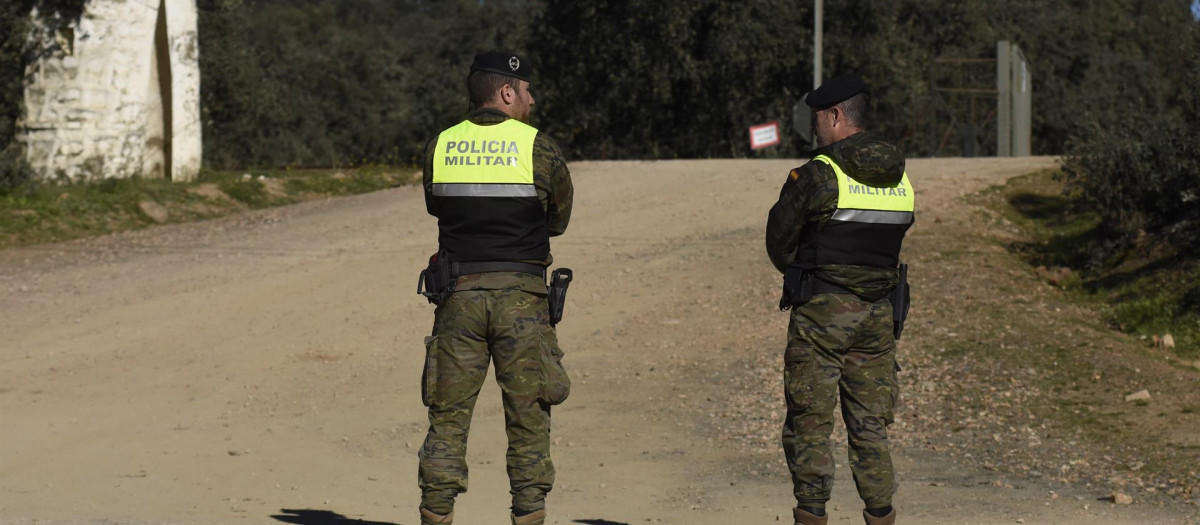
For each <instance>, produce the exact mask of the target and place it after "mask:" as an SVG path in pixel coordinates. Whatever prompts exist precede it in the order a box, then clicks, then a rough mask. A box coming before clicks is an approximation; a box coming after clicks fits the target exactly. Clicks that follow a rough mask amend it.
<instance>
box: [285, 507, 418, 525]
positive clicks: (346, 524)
mask: <svg viewBox="0 0 1200 525" xmlns="http://www.w3.org/2000/svg"><path fill="white" fill-rule="evenodd" d="M279 512H282V513H283V514H274V515H272V516H271V517H272V518H275V519H276V520H279V521H282V522H284V523H295V524H296V525H352V524H353V525H400V524H398V523H388V522H385V521H365V520H356V519H353V518H347V517H345V516H343V515H341V514H338V513H336V512H333V511H330V510H313V509H303V510H301V509H279Z"/></svg>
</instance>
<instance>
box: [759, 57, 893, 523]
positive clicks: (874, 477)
mask: <svg viewBox="0 0 1200 525" xmlns="http://www.w3.org/2000/svg"><path fill="white" fill-rule="evenodd" d="M805 102H806V103H807V104H808V105H809V106H811V107H812V108H813V127H814V128H815V129H814V133H815V135H816V138H817V146H818V147H817V149H816V150H814V151H813V152H812V158H811V160H810V161H809V162H808V163H806V164H804V165H803V166H800V167H798V168H795V169H793V170H791V172H790V173H789V174H788V178H787V180H785V181H784V184H783V188H782V190H781V191H780V193H779V200H778V202H776V203H775V205H774V206H773V207H772V208H771V211H770V213H769V215H768V218H767V231H766V247H767V254H768V255H769V257H770V259H771V262H772V263H773V264H774V265H775V267H776V268H777V269H778V270H779V271H780V272H783V273H784V297H783V299H782V300H781V301H780V308H781V309H790V310H791V320H790V323H789V326H788V345H787V350H786V352H785V354H784V390H785V399H786V403H787V419H786V421H785V422H784V427H783V450H784V455H785V456H786V457H787V463H788V468H789V470H790V471H791V475H792V485H793V492H794V494H795V497H796V502H797V505H796V508H795V509H793V514H794V517H795V522H796V524H797V525H824V524H825V523H827V521H828V519H829V518H828V515H827V514H826V513H825V504H826V502H827V501H828V500H829V497H830V493H831V492H832V489H833V479H834V458H833V457H832V455H831V452H830V435H831V432H832V431H833V425H834V419H833V418H834V414H833V411H834V406H835V404H836V403H837V401H838V400H839V399H840V400H841V405H842V418H843V420H844V421H845V424H846V430H847V433H848V441H849V456H850V469H851V471H852V472H853V474H854V482H855V485H856V486H857V488H858V493H859V496H860V497H861V498H862V500H863V503H864V506H865V509H864V511H863V518H864V520H865V521H866V522H867V524H868V525H890V524H892V523H895V520H896V511H895V509H894V508H892V495H893V494H894V493H895V491H896V479H895V472H894V471H893V467H892V459H891V454H890V452H889V450H888V435H887V429H888V425H889V424H891V423H892V419H893V411H894V408H895V404H896V399H897V381H896V373H897V371H898V370H899V367H898V366H897V364H896V341H895V338H896V337H897V336H898V333H894V331H893V329H894V323H893V309H892V304H891V302H890V301H889V295H891V294H892V292H893V291H894V289H896V287H897V285H898V282H899V281H900V271H899V270H898V265H899V256H900V246H901V243H902V241H903V239H904V235H905V232H906V231H907V230H908V228H909V226H911V224H912V221H913V192H912V186H911V185H910V184H909V183H908V177H907V175H906V174H905V171H904V155H903V154H902V153H901V152H900V150H899V149H897V148H896V146H894V145H892V144H891V143H889V142H888V141H887V140H885V139H884V138H882V137H880V136H879V135H876V134H874V133H872V132H869V131H866V127H867V124H868V123H867V115H868V111H869V109H870V95H869V93H868V92H867V87H866V84H864V83H863V81H862V79H861V78H859V77H858V76H856V75H845V76H842V77H839V78H836V79H834V80H831V81H829V82H827V83H825V84H824V85H822V86H821V87H820V88H818V89H817V90H815V91H813V92H812V93H810V94H809V95H808V97H807V98H806V99H805Z"/></svg>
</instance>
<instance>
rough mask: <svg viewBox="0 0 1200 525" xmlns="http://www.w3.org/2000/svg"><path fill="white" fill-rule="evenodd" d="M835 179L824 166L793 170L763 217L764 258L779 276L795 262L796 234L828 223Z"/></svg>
mask: <svg viewBox="0 0 1200 525" xmlns="http://www.w3.org/2000/svg"><path fill="white" fill-rule="evenodd" d="M837 194H838V188H837V177H836V176H835V175H834V173H833V169H831V168H830V167H829V166H828V165H826V164H824V163H821V162H809V163H807V164H805V165H803V166H800V167H799V168H796V169H793V170H792V171H791V173H789V174H788V178H787V180H786V181H784V183H783V188H782V189H781V190H779V200H778V201H777V202H776V203H775V205H774V206H772V207H771V211H770V212H769V213H768V214H767V236H766V237H767V256H768V257H770V258H771V264H773V265H775V269H777V270H779V271H780V272H783V271H784V270H785V269H787V266H788V264H790V263H791V262H792V260H793V259H795V258H796V249H797V248H798V247H799V245H800V232H801V231H803V229H804V227H805V225H807V224H809V223H813V222H816V223H818V224H819V223H820V222H821V221H824V220H828V219H829V217H830V216H831V215H832V214H833V210H834V208H836V207H837Z"/></svg>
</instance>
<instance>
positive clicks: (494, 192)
mask: <svg viewBox="0 0 1200 525" xmlns="http://www.w3.org/2000/svg"><path fill="white" fill-rule="evenodd" d="M433 195H434V196H435V197H537V188H534V186H533V185H532V184H434V185H433Z"/></svg>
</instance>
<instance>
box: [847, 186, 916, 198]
mask: <svg viewBox="0 0 1200 525" xmlns="http://www.w3.org/2000/svg"><path fill="white" fill-rule="evenodd" d="M849 189H850V193H852V194H855V195H881V196H884V197H907V196H908V191H907V190H905V189H904V188H876V187H872V186H867V185H865V184H850V185H849Z"/></svg>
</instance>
